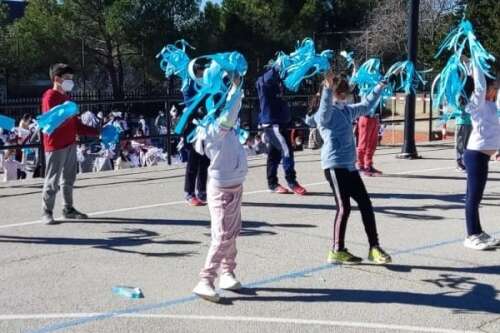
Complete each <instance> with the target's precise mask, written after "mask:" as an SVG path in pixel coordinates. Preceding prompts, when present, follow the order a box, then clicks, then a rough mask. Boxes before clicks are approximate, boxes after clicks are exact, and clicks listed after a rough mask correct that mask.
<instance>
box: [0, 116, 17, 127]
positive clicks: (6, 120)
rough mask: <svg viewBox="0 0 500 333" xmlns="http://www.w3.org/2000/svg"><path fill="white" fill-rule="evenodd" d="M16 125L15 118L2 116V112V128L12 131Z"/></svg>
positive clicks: (0, 121)
mask: <svg viewBox="0 0 500 333" xmlns="http://www.w3.org/2000/svg"><path fill="white" fill-rule="evenodd" d="M14 127H16V121H15V120H14V119H13V118H10V117H7V116H2V115H1V114H0V128H2V129H4V130H7V131H10V130H12V129H13V128H14Z"/></svg>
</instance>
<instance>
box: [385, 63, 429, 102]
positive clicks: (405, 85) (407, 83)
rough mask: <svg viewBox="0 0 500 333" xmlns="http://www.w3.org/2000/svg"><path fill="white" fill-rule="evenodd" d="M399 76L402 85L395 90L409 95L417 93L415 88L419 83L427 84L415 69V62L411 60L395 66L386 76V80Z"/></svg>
mask: <svg viewBox="0 0 500 333" xmlns="http://www.w3.org/2000/svg"><path fill="white" fill-rule="evenodd" d="M397 74H399V81H400V83H399V85H398V86H396V88H395V89H396V90H402V91H404V92H405V94H409V93H410V92H412V91H413V92H415V88H416V86H417V85H418V84H419V82H420V83H422V84H424V85H425V84H426V81H425V80H424V79H423V77H422V75H421V74H420V73H419V72H418V71H417V70H416V69H415V65H414V64H413V62H411V61H409V60H406V61H399V62H396V63H395V64H393V65H392V66H391V67H390V68H389V70H388V71H387V73H386V74H385V78H386V79H388V78H389V77H390V76H392V75H397Z"/></svg>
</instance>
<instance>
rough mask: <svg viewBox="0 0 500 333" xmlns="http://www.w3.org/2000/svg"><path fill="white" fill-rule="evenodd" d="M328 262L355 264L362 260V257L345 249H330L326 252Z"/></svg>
mask: <svg viewBox="0 0 500 333" xmlns="http://www.w3.org/2000/svg"><path fill="white" fill-rule="evenodd" d="M327 261H328V263H329V264H347V265H356V264H359V263H361V262H362V261H363V259H361V258H359V257H356V256H355V255H353V254H352V253H350V252H349V251H347V249H343V250H340V251H332V250H330V252H328V259H327Z"/></svg>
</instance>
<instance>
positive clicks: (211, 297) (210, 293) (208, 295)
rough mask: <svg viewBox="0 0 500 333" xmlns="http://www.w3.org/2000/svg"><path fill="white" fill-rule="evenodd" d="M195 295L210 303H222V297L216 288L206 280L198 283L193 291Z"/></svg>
mask: <svg viewBox="0 0 500 333" xmlns="http://www.w3.org/2000/svg"><path fill="white" fill-rule="evenodd" d="M193 293H194V294H196V295H197V296H199V297H201V298H203V299H205V300H207V301H210V302H214V303H217V302H219V301H220V296H219V294H217V292H216V291H215V288H214V286H213V285H212V284H211V283H210V282H208V281H205V280H201V281H200V282H198V284H197V285H196V287H194V289H193Z"/></svg>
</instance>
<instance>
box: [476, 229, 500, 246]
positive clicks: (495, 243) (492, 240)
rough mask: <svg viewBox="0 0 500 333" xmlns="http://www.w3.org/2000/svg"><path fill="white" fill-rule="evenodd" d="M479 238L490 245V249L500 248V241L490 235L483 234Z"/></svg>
mask: <svg viewBox="0 0 500 333" xmlns="http://www.w3.org/2000/svg"><path fill="white" fill-rule="evenodd" d="M479 238H480V239H481V240H483V241H485V242H486V243H488V245H489V246H490V247H498V246H500V239H496V238H495V237H493V236H490V235H488V234H487V233H485V232H483V233H481V234H480V235H479Z"/></svg>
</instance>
